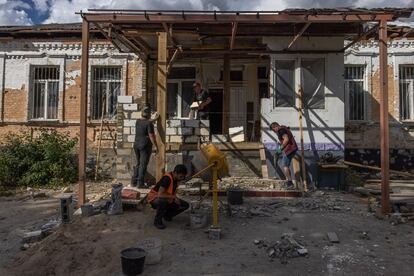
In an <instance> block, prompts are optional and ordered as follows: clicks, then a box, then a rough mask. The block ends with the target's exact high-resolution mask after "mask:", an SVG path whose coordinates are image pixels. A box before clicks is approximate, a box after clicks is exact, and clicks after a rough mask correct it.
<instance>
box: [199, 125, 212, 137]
mask: <svg viewBox="0 0 414 276" xmlns="http://www.w3.org/2000/svg"><path fill="white" fill-rule="evenodd" d="M200 135H202V136H209V135H210V129H209V128H205V127H203V128H200Z"/></svg>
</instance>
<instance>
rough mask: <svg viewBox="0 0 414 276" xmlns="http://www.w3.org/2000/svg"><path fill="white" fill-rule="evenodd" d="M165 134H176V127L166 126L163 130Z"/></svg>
mask: <svg viewBox="0 0 414 276" xmlns="http://www.w3.org/2000/svg"><path fill="white" fill-rule="evenodd" d="M165 134H166V135H177V134H178V133H177V128H175V127H167V129H166V130H165Z"/></svg>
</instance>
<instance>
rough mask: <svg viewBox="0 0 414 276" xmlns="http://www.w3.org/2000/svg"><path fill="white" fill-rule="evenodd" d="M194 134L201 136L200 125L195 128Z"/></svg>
mask: <svg viewBox="0 0 414 276" xmlns="http://www.w3.org/2000/svg"><path fill="white" fill-rule="evenodd" d="M194 135H197V136H200V128H199V127H196V128H194Z"/></svg>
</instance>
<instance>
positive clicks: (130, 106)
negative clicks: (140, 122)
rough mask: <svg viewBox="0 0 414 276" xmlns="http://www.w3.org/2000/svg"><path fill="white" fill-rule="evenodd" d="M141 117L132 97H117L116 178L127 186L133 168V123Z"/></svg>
mask: <svg viewBox="0 0 414 276" xmlns="http://www.w3.org/2000/svg"><path fill="white" fill-rule="evenodd" d="M140 117H141V112H140V111H138V104H137V103H134V102H133V98H132V96H118V107H117V142H116V145H117V156H116V172H117V173H116V178H117V180H118V182H120V183H122V184H124V185H127V184H130V182H131V177H132V170H133V166H134V163H135V161H134V154H133V150H132V147H133V145H134V140H135V122H136V120H137V119H139V118H140Z"/></svg>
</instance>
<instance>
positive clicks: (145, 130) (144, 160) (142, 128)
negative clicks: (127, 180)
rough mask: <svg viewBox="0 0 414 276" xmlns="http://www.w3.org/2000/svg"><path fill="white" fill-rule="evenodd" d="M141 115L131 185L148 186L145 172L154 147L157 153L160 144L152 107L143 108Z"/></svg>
mask: <svg viewBox="0 0 414 276" xmlns="http://www.w3.org/2000/svg"><path fill="white" fill-rule="evenodd" d="M141 116H142V118H141V119H138V120H137V121H136V123H135V142H134V152H135V156H136V160H137V164H136V166H135V167H134V172H133V175H132V180H131V186H133V187H135V186H137V185H138V187H139V188H147V185H146V184H145V174H146V173H147V167H148V162H149V160H150V158H151V153H152V147H153V146H154V147H155V153H157V152H158V146H157V142H156V140H155V132H154V125H153V121H154V120H153V119H151V109H150V108H149V107H145V108H143V110H142V111H141Z"/></svg>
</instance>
